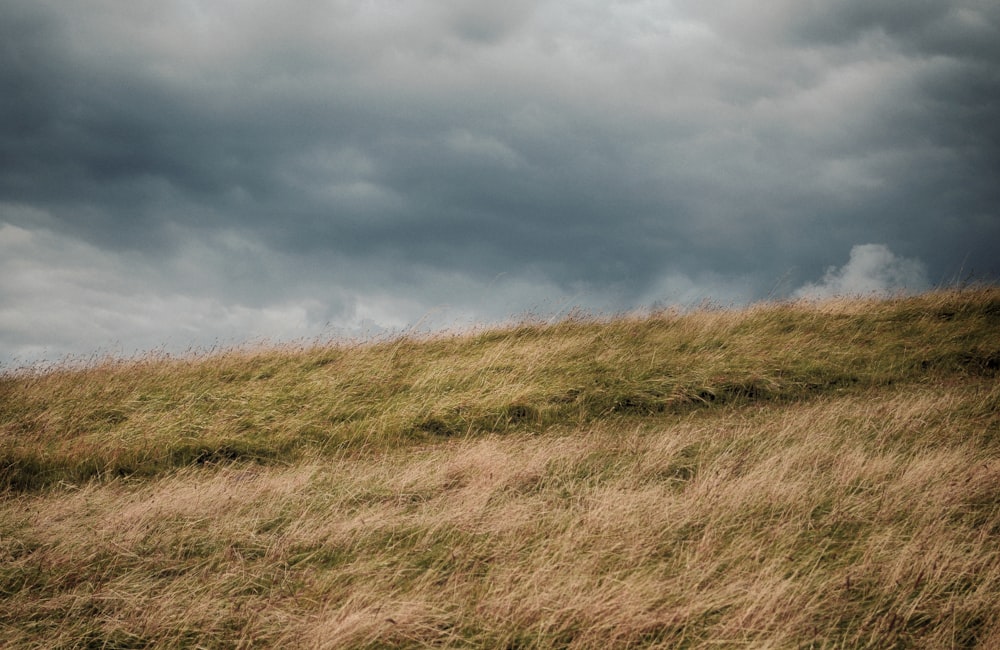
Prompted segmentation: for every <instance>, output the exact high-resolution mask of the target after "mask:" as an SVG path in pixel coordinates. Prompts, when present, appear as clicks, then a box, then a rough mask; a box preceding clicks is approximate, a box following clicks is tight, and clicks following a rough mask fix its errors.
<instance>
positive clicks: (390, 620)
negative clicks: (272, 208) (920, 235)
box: [0, 290, 1000, 648]
mask: <svg viewBox="0 0 1000 650" xmlns="http://www.w3.org/2000/svg"><path fill="white" fill-rule="evenodd" d="M923 300H925V302H924V303H920V302H919V301H918V300H916V299H914V300H910V301H898V302H894V303H888V304H887V303H885V302H873V301H868V302H865V303H858V302H845V303H843V304H829V303H828V304H824V305H822V306H818V307H810V306H806V305H791V306H777V307H775V306H771V307H759V308H755V309H752V310H750V311H748V312H740V313H731V312H725V311H717V312H716V311H710V312H703V313H699V314H695V315H690V316H679V315H673V316H669V317H659V318H660V320H659V321H656V320H654V321H652V322H650V321H643V320H633V321H627V320H622V321H612V322H608V323H593V322H576V323H562V324H559V325H556V326H553V327H549V328H531V327H524V328H519V329H514V330H508V331H505V332H498V333H489V332H487V333H483V334H476V335H472V336H469V337H465V338H458V339H446V340H431V341H423V342H421V341H412V340H402V341H395V342H388V343H386V344H384V345H378V346H369V347H364V346H362V347H359V348H352V349H336V348H334V349H314V350H308V351H300V352H296V353H294V354H292V353H289V352H284V353H282V354H280V355H279V354H274V353H271V354H264V353H254V354H248V355H245V356H244V357H243V358H242V360H241V361H240V362H239V363H237V362H236V360H235V359H236V358H237V357H238V353H232V355H233V356H230V357H223V358H220V359H216V361H217V364H216V367H214V368H213V367H212V364H211V360H208V359H206V360H199V361H195V362H181V361H171V362H168V363H166V364H165V365H164V366H156V365H155V364H152V365H150V366H149V367H145V368H144V367H142V366H141V364H140V365H139V366H136V365H132V364H123V365H119V366H114V365H112V366H101V367H98V368H91V369H86V370H82V371H80V370H78V371H74V372H66V373H64V374H62V375H60V374H59V373H55V374H45V375H29V376H25V377H20V378H17V377H14V378H10V379H8V380H7V381H8V382H9V383H8V384H7V385H6V386H5V387H4V389H3V390H5V391H6V392H5V393H4V396H5V399H6V400H10V399H11V398H12V397H11V396H19V397H18V399H23V400H25V401H23V402H22V401H19V402H18V403H16V404H11V402H9V401H7V402H6V403H5V404H4V406H3V408H4V409H5V411H6V412H7V413H17V414H20V415H19V416H18V418H20V419H18V418H8V420H7V424H6V425H5V426H6V427H7V429H5V431H6V433H5V435H7V436H8V437H10V436H14V435H20V434H22V433H23V435H24V438H23V440H24V441H25V442H24V447H25V448H27V449H32V445H35V449H38V450H42V451H50V452H52V453H54V454H59V453H67V452H66V451H65V450H66V449H71V450H75V452H74V453H78V454H80V456H79V459H80V461H81V462H86V460H87V458H88V456H87V454H98V455H100V454H104V456H101V458H107V457H108V454H109V452H108V451H106V450H105V449H104V448H103V447H101V445H102V444H104V445H110V446H111V447H112V448H113V449H115V448H116V449H119V450H120V449H132V448H133V447H134V446H136V445H141V446H144V447H143V448H148V449H150V450H151V451H150V454H151V456H155V453H154V452H155V449H156V445H162V444H176V443H175V438H174V437H173V435H172V434H171V435H164V434H162V433H161V432H158V431H155V430H149V431H147V432H146V433H145V434H143V431H144V430H145V429H143V428H142V427H151V426H154V423H157V422H158V423H160V425H161V426H165V427H167V428H171V430H173V429H176V428H178V427H183V426H184V424H183V423H178V422H177V420H184V418H186V417H191V418H194V419H196V420H197V421H198V422H202V423H205V424H204V428H202V429H198V428H195V427H193V425H190V424H189V425H188V426H189V427H191V428H190V429H189V435H190V436H191V437H192V438H193V439H194V442H192V443H191V444H192V445H195V446H197V445H199V444H202V442H203V440H202V438H199V436H202V437H206V436H211V435H216V434H215V433H213V432H212V431H213V430H212V428H211V426H213V425H212V423H216V424H215V425H214V426H224V425H223V424H219V423H220V422H227V421H228V419H230V418H232V417H243V418H247V419H248V420H252V421H254V422H258V423H262V424H261V425H260V426H271V427H273V429H274V431H272V432H271V433H272V435H270V436H260V437H258V442H257V443H256V444H258V445H259V446H260V447H261V448H262V449H266V450H267V451H268V454H261V455H260V459H259V461H257V462H253V461H250V460H247V459H246V458H241V457H237V458H236V459H235V462H229V461H228V460H227V459H226V458H225V457H221V456H216V457H212V458H209V459H201V460H198V459H195V460H191V459H188V460H187V461H186V462H181V461H178V462H176V463H173V464H171V463H161V464H156V465H150V466H149V468H147V471H143V472H142V473H140V474H138V475H131V476H118V477H116V476H114V475H113V474H112V475H108V474H107V473H105V474H102V475H101V476H99V477H95V476H94V475H92V476H91V477H89V478H87V479H86V480H79V479H78V478H75V475H73V474H72V473H67V474H64V475H62V476H61V477H60V478H59V481H61V482H59V481H39V482H37V483H34V484H30V483H25V484H19V485H16V486H11V487H9V488H8V491H7V493H6V495H5V497H4V498H3V500H2V501H0V560H2V565H0V600H2V602H0V638H2V639H4V640H5V643H7V644H8V645H9V646H11V647H21V648H54V647H65V648H81V647H116V648H125V647H260V646H279V647H305V648H341V647H345V648H347V647H351V648H353V647H373V648H374V647H423V646H434V647H490V648H492V647H501V648H502V647H506V648H549V647H568V648H593V647H665V648H674V647H691V648H701V647H718V646H722V647H753V648H810V647H811V648H911V647H912V648H970V647H983V648H993V647H1000V604H998V603H1000V544H998V540H1000V453H998V452H1000V385H998V383H997V382H996V373H995V368H992V367H991V366H990V364H989V359H990V358H991V357H990V355H992V354H994V351H995V350H996V345H997V343H996V339H995V338H994V337H993V335H995V334H997V333H998V328H997V324H998V319H1000V309H996V305H997V304H1000V299H998V295H997V292H996V291H993V290H989V291H981V292H980V293H979V294H977V296H976V297H975V298H974V299H973V298H970V296H968V295H967V294H966V295H962V294H952V295H951V297H950V298H948V297H947V296H944V297H943V296H941V295H932V296H929V297H924V298H923ZM990 301H992V302H990ZM962 305H965V309H966V310H967V314H969V316H968V319H964V320H963V318H962V317H961V315H960V314H961V313H962V312H961V309H959V307H961V306H962ZM879 310H884V311H883V312H881V313H880V312H879ZM892 310H896V311H892ZM991 310H992V311H991ZM900 313H902V314H904V315H907V317H906V318H900V317H899V314H900ZM914 314H915V315H914ZM948 314H951V315H950V316H949V315H948ZM984 314H985V315H984ZM858 318H863V319H865V320H864V322H865V323H867V324H869V325H872V323H874V325H873V326H872V327H873V329H869V330H864V329H859V328H858V321H857V320H853V321H852V320H851V319H858ZM949 324H951V325H952V329H949V328H948V325H949ZM880 328H881V329H880ZM897 330H905V331H906V332H908V333H905V332H904V333H900V332H899V331H897ZM925 330H930V332H928V331H925ZM928 336H930V337H936V338H937V341H938V343H937V344H935V345H931V343H928V342H927V339H926V338H924V337H928ZM491 337H492V338H491ZM795 337H806V340H808V341H811V342H812V344H813V345H814V346H815V347H819V348H820V349H819V353H817V351H815V350H813V351H810V350H808V349H807V346H805V345H804V344H803V343H804V342H803V340H797V341H796V340H792V339H794V338H795ZM825 339H829V340H825ZM720 340H721V341H722V347H721V348H719V347H718V346H717V343H718V341H720ZM754 340H757V341H758V342H757V343H753V341H754ZM595 341H596V343H595ZM393 346H395V347H393ZM990 346H993V347H990ZM768 350H770V351H771V354H770V356H769V355H768ZM876 353H877V355H878V356H874V355H875V354H876ZM295 354H298V355H304V356H302V357H296V356H295ZM282 355H284V356H282ZM324 355H325V356H324ZM831 356H832V358H833V361H832V362H830V363H826V360H828V358H829V357H831ZM326 357H330V358H331V359H332V360H329V361H325V362H323V363H319V364H318V365H312V366H311V365H310V364H311V363H316V362H317V361H318V360H319V359H325V358H326ZM653 357H657V358H658V359H659V361H656V360H653ZM970 359H971V361H970ZM477 360H478V363H477ZM693 361H697V362H698V363H703V364H706V365H707V366H708V367H707V368H686V367H681V366H682V365H683V364H684V363H687V362H693ZM758 362H759V364H758ZM755 364H757V365H755ZM262 366H263V367H264V368H265V369H264V370H263V371H262V370H261V367H262ZM307 366H308V367H309V368H310V369H309V370H303V368H306V367H307ZM515 370H516V372H515ZM158 372H159V373H160V374H159V375H158V374H157V373H158ZM237 372H242V374H240V375H239V377H238V378H236V379H230V380H225V379H220V378H219V377H220V376H228V374H227V373H237ZM260 372H265V373H266V372H272V373H273V374H272V375H271V377H270V379H271V380H277V381H279V382H280V380H281V376H282V373H285V372H287V373H290V374H293V375H294V376H295V377H298V378H299V379H302V380H306V381H308V382H312V383H311V384H310V385H304V386H303V387H302V389H301V391H302V393H303V394H304V397H303V396H302V395H298V394H295V393H294V391H291V389H290V388H286V387H284V385H280V386H279V387H274V386H270V387H269V388H268V389H267V390H263V391H262V389H261V388H260V386H261V384H262V383H264V384H267V383H268V380H267V379H265V380H261V379H258V378H256V377H257V376H258V374H259V373H260ZM810 372H812V373H813V374H809V373H810ZM212 373H215V374H214V375H213V374H212ZM255 373H258V374H255ZM838 373H839V374H838ZM355 374H357V375H360V374H366V375H367V376H369V377H370V379H369V382H370V392H371V393H372V394H374V395H377V396H378V399H376V398H370V397H368V396H367V395H366V394H365V393H364V391H363V390H362V385H361V384H360V383H359V384H354V383H352V381H353V379H352V377H354V376H355ZM163 375H169V376H163ZM846 376H851V377H854V378H855V379H856V381H845V380H843V378H844V377H846ZM821 379H823V380H826V383H821V381H820V380H821ZM393 381H397V382H400V383H405V384H406V385H407V386H408V389H407V390H406V391H395V390H389V389H388V388H387V387H386V385H385V384H386V383H387V382H390V383H391V382H393ZM588 381H589V382H592V383H593V386H591V384H588V383H587V382H588ZM17 382H23V385H19V384H18V383H17ZM337 382H340V383H337ZM491 382H495V383H496V384H497V390H496V392H495V393H494V392H491V391H490V390H489V388H490V385H491ZM272 383H273V382H272ZM81 384H86V385H81ZM812 384H816V385H812ZM331 385H337V386H341V387H344V388H345V389H351V390H354V391H355V392H353V393H351V394H352V396H353V400H354V401H355V402H356V403H359V406H358V407H357V408H361V409H365V415H364V417H363V418H357V419H355V420H348V422H349V423H353V424H352V426H355V427H357V426H358V424H357V423H358V422H363V423H365V426H367V427H370V429H369V430H368V433H367V437H360V436H359V437H357V438H352V437H351V436H350V435H349V434H344V433H343V431H345V430H347V431H354V432H355V433H356V432H357V429H350V428H349V427H348V428H347V429H343V430H342V429H338V427H340V426H343V423H342V422H341V421H337V422H334V419H335V418H334V419H331V420H329V423H328V427H329V431H328V433H329V435H328V436H327V437H326V438H323V437H319V436H313V437H312V438H310V442H309V443H308V444H305V443H301V444H288V442H287V441H288V440H293V441H294V440H295V438H294V435H293V432H294V431H296V429H295V427H296V426H306V425H308V426H315V423H314V422H313V421H312V420H310V418H313V417H314V414H315V413H316V412H321V413H326V414H329V413H334V414H340V413H343V408H344V406H343V405H344V403H345V401H346V400H345V399H344V398H343V397H342V396H340V395H339V394H333V395H331V396H330V397H329V401H328V403H327V404H325V405H320V404H316V403H314V402H313V401H312V400H315V399H318V398H319V395H320V394H322V393H323V392H324V391H329V390H330V386H331ZM727 385H729V386H737V387H739V386H742V387H743V390H744V392H743V393H740V392H739V391H738V390H736V389H734V388H729V389H723V388H722V387H724V386H727ZM137 386H138V387H137ZM650 386H653V387H655V388H656V391H655V392H658V393H660V394H659V395H656V394H654V391H653V390H652V389H651V388H650ZM41 387H45V388H46V389H47V390H45V391H43V390H41ZM751 388H752V389H753V390H750V389H751ZM668 389H669V390H668ZM709 389H714V390H715V395H714V399H712V397H713V396H711V395H708V394H707V392H708V390H709ZM157 390H159V391H160V392H157ZM573 390H577V391H579V392H576V393H575V394H570V393H571V392H572V391H573ZM32 391H34V392H32ZM257 391H262V392H257ZM268 391H270V392H268ZM286 391H287V392H286ZM685 391H687V392H685ZM695 391H698V392H695ZM702 391H704V392H705V393H706V394H705V395H702V396H701V397H699V392H702ZM727 391H728V392H727ZM43 393H45V397H44V399H45V400H47V401H46V402H45V403H46V405H47V407H46V408H45V409H41V408H37V407H36V409H35V410H34V411H30V409H28V407H27V406H26V403H27V404H29V405H30V404H33V403H39V402H40V401H41V400H42V399H43V397H42V394H43ZM28 395H33V397H31V399H28V398H26V397H24V396H28ZM100 395H108V396H111V397H110V399H109V401H110V402H112V403H113V405H112V406H111V407H108V408H113V409H123V408H124V407H123V406H122V405H123V404H125V405H127V404H131V403H134V404H135V405H136V406H135V408H134V409H133V410H127V409H126V410H125V412H124V416H125V419H124V420H121V422H119V423H118V424H116V425H107V424H106V423H105V424H101V425H98V426H94V427H93V428H92V429H90V430H77V429H75V428H73V427H74V426H78V425H79V423H80V422H82V421H89V420H86V419H85V418H86V417H87V416H85V415H81V413H83V412H86V413H92V412H93V410H96V406H97V405H96V404H95V403H92V402H88V401H87V400H96V399H97V397H95V396H100ZM157 396H158V397H157ZM206 396H208V397H206ZM432 396H437V399H436V400H432V399H431V397H432ZM539 396H543V397H545V398H546V400H547V399H549V398H551V397H552V396H556V397H560V396H563V397H562V399H564V401H554V402H550V401H545V400H543V399H541V397H539ZM147 398H148V399H147ZM625 399H631V400H633V401H632V402H631V403H629V404H626V405H624V406H623V405H622V403H621V402H622V401H623V400H625ZM31 400H35V401H34V402H32V401H31ZM60 400H62V401H60ZM130 400H132V401H130ZM157 400H160V401H157ZM203 400H207V403H208V404H214V405H215V410H212V409H211V408H208V407H206V406H205V403H203ZM283 400H287V401H288V402H287V403H286V402H283ZM378 400H382V401H381V402H379V401H378ZM491 400H492V401H491ZM641 400H646V401H641ZM656 400H660V401H659V402H657V401H656ZM149 401H153V402H154V404H158V405H157V406H155V407H150V406H148V402H149ZM234 401H237V402H238V403H240V404H242V405H244V407H245V408H246V409H247V411H242V410H239V409H233V408H232V404H233V402H234ZM432 401H433V404H431V402H432ZM161 402H162V403H161ZM60 404H61V406H58V405H60ZM168 404H173V406H172V407H168V406H167V405H168ZM196 404H197V405H198V406H195V405H196ZM288 404H291V405H292V406H288ZM379 404H381V405H382V407H381V409H378V408H376V406H378V405H379ZM442 404H443V405H444V406H442ZM511 404H516V405H523V406H524V407H525V408H526V410H527V411H528V413H527V414H525V415H523V416H518V417H511V416H510V415H509V414H508V415H507V416H506V419H504V417H502V416H503V408H506V407H508V406H509V405H511ZM657 404H662V405H665V406H663V407H662V408H660V407H658V406H657ZM68 405H76V406H75V408H77V409H79V412H76V413H74V412H71V411H70V408H71V407H70V406H68ZM456 405H458V406H462V407H464V408H465V409H467V413H466V415H464V416H456V415H454V410H453V409H454V408H457V406H456ZM616 405H617V406H616ZM185 409H189V410H185ZM283 409H285V410H283ZM470 411H471V414H470V413H469V412H470ZM171 413H173V416H171ZM237 414H238V415H237ZM431 417H438V418H440V419H442V421H443V425H442V426H445V427H451V426H456V425H455V423H456V422H458V423H461V422H466V423H472V424H469V425H468V427H467V428H466V429H464V430H461V431H457V432H456V431H443V432H438V433H435V432H429V431H416V430H415V429H416V425H415V424H414V423H417V424H420V423H424V422H426V421H427V420H428V418H431ZM462 417H464V418H465V420H463V419H462ZM493 417H495V418H496V419H495V420H492V421H491V420H490V418H493ZM269 418H270V420H269ZM448 418H453V419H448ZM268 421H270V422H271V424H270V425H267V424H263V423H267V422H268ZM11 422H13V423H14V424H11ZM136 422H141V423H142V425H141V427H140V425H138V424H136ZM276 422H281V427H288V429H289V430H290V432H284V431H282V430H280V429H281V427H278V426H277V425H276V424H275V423H276ZM491 422H492V424H491ZM74 423H76V424H75V425H74ZM128 423H131V425H130V426H132V427H135V430H133V429H130V428H128V426H124V425H127V424H128ZM15 426H20V427H21V429H18V430H17V431H15V430H14V427H15ZM60 427H61V428H60ZM19 432H20V433H19ZM67 434H75V435H67ZM390 434H391V435H390ZM60 435H63V436H67V437H68V438H70V439H72V440H73V441H75V442H73V445H75V446H65V445H66V444H68V443H64V442H63V441H61V440H60V439H59V436H60ZM380 436H381V437H380ZM81 441H82V442H81ZM275 441H277V442H275ZM7 444H8V445H12V443H10V442H9V441H8V443H7ZM115 445H118V447H115ZM130 445H131V446H130ZM8 448H13V447H12V446H11V447H8ZM206 448H207V447H206ZM119 453H121V452H119ZM26 455H27V454H22V457H24V456H26ZM39 455H41V453H40V452H39ZM50 471H51V470H50Z"/></svg>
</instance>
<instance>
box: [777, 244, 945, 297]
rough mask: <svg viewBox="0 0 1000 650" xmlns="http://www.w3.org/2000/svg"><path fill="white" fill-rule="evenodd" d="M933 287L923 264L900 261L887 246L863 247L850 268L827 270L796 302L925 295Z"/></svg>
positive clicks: (855, 249)
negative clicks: (858, 297)
mask: <svg viewBox="0 0 1000 650" xmlns="http://www.w3.org/2000/svg"><path fill="white" fill-rule="evenodd" d="M929 287H930V282H929V281H928V279H927V271H926V268H925V267H924V264H923V262H921V261H920V260H917V259H911V258H905V257H899V256H897V255H896V254H895V253H893V252H892V251H891V250H889V247H888V246H885V245H884V244H859V245H857V246H855V247H853V248H852V249H851V258H850V259H849V260H848V261H847V264H845V265H844V266H842V267H840V268H837V267H834V266H831V267H830V268H828V269H827V270H826V274H825V275H824V276H823V280H822V281H820V282H819V283H818V284H806V285H804V286H802V287H800V288H799V289H798V290H796V291H795V294H794V295H795V297H796V298H827V297H832V296H855V295H872V294H874V295H889V294H893V293H909V292H917V291H923V290H926V289H928V288H929Z"/></svg>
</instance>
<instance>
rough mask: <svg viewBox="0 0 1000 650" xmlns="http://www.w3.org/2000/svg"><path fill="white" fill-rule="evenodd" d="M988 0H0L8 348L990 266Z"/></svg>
mask: <svg viewBox="0 0 1000 650" xmlns="http://www.w3.org/2000/svg"><path fill="white" fill-rule="evenodd" d="M998 250H1000V3H997V2H996V0H957V1H954V2H948V1H943V0H819V1H815V2H795V1H792V0H769V1H768V2H757V1H751V0H723V1H720V2H701V1H698V0H674V1H672V2H671V1H669V0H654V1H648V2H646V1H642V0H636V1H617V2H616V1H613V0H600V1H594V0H573V1H568V0H549V1H544V0H543V1H536V2H528V1H525V0H505V1H504V2H492V1H491V2H479V1H474V0H334V1H319V0H316V1H313V0H293V1H288V0H286V1H284V2H263V1H260V0H257V1H254V0H215V1H209V0H204V1H199V0H184V1H181V0H130V1H128V2H124V1H122V0H74V1H73V2H66V1H65V0H0V366H2V367H14V366H17V365H20V364H24V363H32V362H35V361H39V360H49V361H54V360H57V359H59V358H61V357H63V356H64V355H73V356H76V357H81V356H82V357H86V356H88V355H92V354H94V353H98V354H114V355H126V356H131V355H133V354H135V353H136V352H138V351H142V350H149V349H156V350H161V351H168V352H179V351H183V350H185V349H189V348H191V347H195V348H204V347H207V346H212V345H214V344H221V345H230V344H235V343H240V342H243V341H247V340H259V339H264V338H266V339H269V340H274V341H285V340H293V339H301V338H306V339H309V338H312V337H329V336H341V335H350V334H357V333H363V332H369V333H372V332H378V331H380V328H389V329H398V328H406V327H411V326H414V325H416V326H418V327H433V328H442V327H468V326H470V325H472V324H478V323H492V322H498V321H502V320H504V319H505V318H509V317H516V316H518V315H520V314H523V313H525V312H532V313H535V314H538V315H541V316H553V315H557V314H559V313H563V312H565V311H567V310H569V309H571V308H573V307H582V308H584V309H588V310H593V311H601V312H616V311H621V310H630V309H636V308H641V307H650V306H657V305H669V304H680V305H693V304H698V303H699V302H701V301H703V300H711V301H714V302H716V303H722V304H730V303H732V304H740V303H743V302H747V301H752V300H759V299H764V298H767V297H792V296H823V295H831V294H836V293H855V292H872V291H897V290H911V291H912V290H920V289H924V288H927V287H930V286H934V285H937V284H941V283H948V282H952V281H954V280H956V279H964V278H966V277H969V276H970V275H971V276H972V277H973V278H975V279H983V280H990V281H993V280H996V279H997V278H998V277H1000V254H998Z"/></svg>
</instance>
